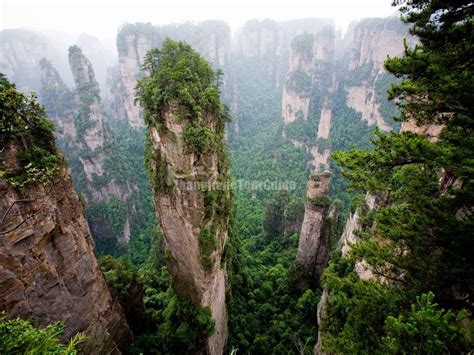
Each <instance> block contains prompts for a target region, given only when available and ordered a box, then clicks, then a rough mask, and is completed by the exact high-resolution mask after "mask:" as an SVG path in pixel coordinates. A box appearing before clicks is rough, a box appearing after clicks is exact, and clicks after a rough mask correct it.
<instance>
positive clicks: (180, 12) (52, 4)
mask: <svg viewBox="0 0 474 355" xmlns="http://www.w3.org/2000/svg"><path fill="white" fill-rule="evenodd" d="M391 1H392V0H361V1H358V0H305V1H302V0H296V1H295V2H290V1H288V0H287V1H268V0H266V1H262V0H257V1H250V0H244V1H239V2H236V1H232V0H221V1H208V2H201V1H194V2H193V1H189V0H188V1H182V0H177V1H173V2H171V1H156V0H155V1H152V0H138V1H131V0H127V1H120V0H119V1H111V0H96V1H93V0H85V1H81V2H79V1H77V0H61V1H32V0H29V1H28V0H1V4H2V5H1V6H2V7H1V13H0V16H1V21H0V26H1V29H5V28H19V27H23V28H35V29H49V30H57V31H62V32H67V33H70V34H79V33H83V32H85V33H89V34H93V35H95V36H97V37H100V38H102V39H105V38H113V37H115V34H116V32H117V28H118V27H119V26H120V25H121V24H123V23H125V22H131V23H133V22H151V23H152V24H155V25H158V24H169V23H180V22H185V21H193V22H198V21H202V20H207V19H222V20H225V21H227V22H228V23H229V24H230V26H231V27H232V30H233V31H235V30H236V29H237V28H238V27H239V26H241V25H243V24H244V23H245V21H246V20H248V19H251V18H257V19H264V18H272V19H275V20H291V19H296V18H308V17H328V18H333V19H334V20H335V22H336V26H337V27H340V28H342V29H344V28H345V27H347V25H348V24H349V23H350V21H351V20H354V19H360V18H364V17H385V16H390V15H392V14H394V13H395V12H396V11H395V9H394V8H393V7H391Z"/></svg>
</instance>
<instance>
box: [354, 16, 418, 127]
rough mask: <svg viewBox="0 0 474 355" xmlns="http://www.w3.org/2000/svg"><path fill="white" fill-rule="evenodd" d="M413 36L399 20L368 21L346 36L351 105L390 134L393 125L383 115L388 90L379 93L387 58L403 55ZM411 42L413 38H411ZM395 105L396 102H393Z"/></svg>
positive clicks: (375, 19) (356, 26) (378, 19)
mask: <svg viewBox="0 0 474 355" xmlns="http://www.w3.org/2000/svg"><path fill="white" fill-rule="evenodd" d="M405 37H409V34H408V28H407V27H406V26H405V25H403V24H402V23H401V21H400V20H399V19H398V18H396V17H389V18H373V19H366V20H362V21H361V22H359V23H358V24H357V25H355V26H354V27H353V28H352V29H351V30H350V31H349V32H348V33H347V35H346V38H345V42H346V44H347V45H348V54H347V55H348V57H349V62H348V77H349V78H350V79H349V80H348V82H347V85H346V91H347V102H346V103H347V105H348V106H349V107H352V108H353V109H355V110H356V111H358V112H360V113H361V114H362V119H363V120H365V121H367V122H368V124H369V125H372V124H376V125H377V126H378V127H379V128H380V129H381V130H384V131H389V130H391V129H392V124H391V123H390V121H387V120H388V119H389V118H390V117H384V115H383V114H382V113H381V107H380V106H381V102H382V101H386V92H385V90H378V89H377V88H378V87H379V82H381V81H383V80H384V76H385V75H386V73H385V69H384V66H383V65H384V61H385V59H387V56H388V55H390V56H395V55H400V54H402V53H403V39H404V38H405ZM408 39H409V43H411V42H413V38H410V37H409V38H408ZM390 104H391V105H394V104H393V103H390Z"/></svg>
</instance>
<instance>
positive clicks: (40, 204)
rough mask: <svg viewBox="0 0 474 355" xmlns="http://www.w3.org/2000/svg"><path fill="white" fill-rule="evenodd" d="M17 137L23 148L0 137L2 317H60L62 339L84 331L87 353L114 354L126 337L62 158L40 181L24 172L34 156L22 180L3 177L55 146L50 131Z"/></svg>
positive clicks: (46, 320)
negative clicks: (34, 150)
mask: <svg viewBox="0 0 474 355" xmlns="http://www.w3.org/2000/svg"><path fill="white" fill-rule="evenodd" d="M6 119H7V118H6ZM35 139H36V140H35ZM22 140H23V142H24V143H25V144H27V145H26V148H25V146H23V144H19V143H18V142H19V141H18V139H14V138H10V137H6V138H5V136H4V135H3V136H2V144H5V146H3V147H2V153H1V157H2V160H1V161H2V163H1V166H0V168H1V171H2V173H4V174H2V177H1V178H0V197H1V198H0V237H1V238H0V255H1V256H0V311H3V312H5V313H6V316H7V317H9V318H12V317H17V316H19V317H23V318H31V317H34V318H36V319H37V320H38V322H39V325H43V326H44V325H47V324H49V323H51V322H54V321H61V322H63V323H64V324H65V334H64V338H65V339H67V338H69V337H71V336H72V335H74V334H75V333H77V332H85V333H86V335H87V338H86V341H85V343H84V345H83V347H84V352H85V353H87V354H104V353H112V352H118V348H117V347H119V346H121V345H124V344H126V343H127V342H129V341H130V340H131V335H130V332H129V330H128V326H127V324H126V321H125V318H124V314H123V311H122V309H121V307H120V305H119V303H118V301H117V299H116V298H115V296H113V295H112V294H111V292H110V290H109V288H108V286H107V283H106V281H105V278H104V276H103V275H102V273H101V271H100V269H99V266H98V263H97V260H96V256H95V251H94V246H93V243H92V238H91V235H90V232H89V227H88V225H87V222H86V220H85V218H84V215H83V212H82V208H81V204H80V202H79V199H78V197H77V195H76V193H75V192H74V189H73V187H72V184H71V180H70V177H69V175H68V173H67V171H66V168H65V166H64V162H63V160H62V158H61V157H59V156H58V159H59V162H58V164H57V167H56V169H55V173H54V175H53V176H52V177H51V179H50V180H48V182H44V181H43V179H45V173H43V174H42V175H41V177H40V178H38V177H35V172H34V171H35V170H29V169H30V168H31V167H32V166H34V167H36V166H37V165H35V164H38V162H36V161H35V162H33V163H30V165H27V166H26V173H27V174H28V175H27V176H28V181H29V182H28V185H25V186H24V187H14V185H12V180H10V179H11V177H10V176H11V174H12V172H13V174H15V172H16V171H17V170H18V169H20V170H21V169H22V168H21V164H23V163H20V161H19V160H18V157H19V156H20V154H22V152H24V150H25V149H30V148H29V147H32V146H34V145H36V144H42V145H49V146H50V147H51V146H52V147H53V149H55V148H54V142H53V136H52V135H50V136H49V137H48V136H44V135H43V136H42V137H41V138H38V137H36V138H32V136H29V135H28V134H24V135H23V136H22ZM38 142H39V143H38ZM55 154H59V153H57V152H56V153H55ZM23 168H24V167H23ZM35 169H38V168H35ZM23 179H25V178H23Z"/></svg>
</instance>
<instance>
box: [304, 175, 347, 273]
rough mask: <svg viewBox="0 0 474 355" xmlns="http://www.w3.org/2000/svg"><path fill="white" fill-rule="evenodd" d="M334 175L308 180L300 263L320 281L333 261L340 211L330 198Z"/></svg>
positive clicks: (317, 176) (316, 176)
mask: <svg viewBox="0 0 474 355" xmlns="http://www.w3.org/2000/svg"><path fill="white" fill-rule="evenodd" d="M330 177H331V176H330V174H329V173H328V172H324V173H321V174H312V175H311V177H310V179H309V181H308V190H307V195H306V196H307V201H306V206H305V213H304V219H303V224H302V226H301V232H300V240H299V244H298V253H297V255H296V261H297V262H298V263H299V264H300V265H302V266H304V267H305V268H306V270H307V271H308V272H309V273H310V278H311V279H312V280H315V281H316V282H319V279H320V277H321V275H322V274H323V272H324V270H325V268H326V265H327V263H328V260H329V248H330V237H331V231H332V226H333V224H334V221H335V220H336V219H337V214H338V211H337V208H336V207H335V206H331V200H330V198H329V197H328V193H329V182H330Z"/></svg>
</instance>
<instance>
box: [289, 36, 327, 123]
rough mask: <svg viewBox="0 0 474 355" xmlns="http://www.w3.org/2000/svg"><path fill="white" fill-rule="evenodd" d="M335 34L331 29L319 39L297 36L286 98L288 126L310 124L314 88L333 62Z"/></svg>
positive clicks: (293, 48) (294, 40) (292, 50)
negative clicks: (301, 122) (302, 123)
mask: <svg viewBox="0 0 474 355" xmlns="http://www.w3.org/2000/svg"><path fill="white" fill-rule="evenodd" d="M333 53H334V32H333V30H332V29H330V28H328V29H326V30H324V31H322V32H319V33H318V34H317V35H309V34H302V35H299V36H296V37H295V38H294V39H293V41H292V44H291V55H290V60H289V65H288V72H287V79H286V84H285V87H284V91H283V98H282V116H283V122H284V123H285V124H288V123H292V122H294V121H295V120H297V119H300V120H304V121H306V120H307V119H308V113H309V103H310V94H311V91H312V87H313V86H318V85H322V84H326V83H323V82H322V80H321V73H320V71H324V70H327V68H323V65H324V64H328V63H330V62H332V60H333Z"/></svg>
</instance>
